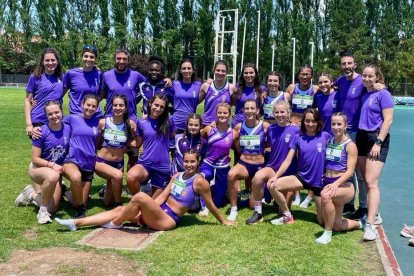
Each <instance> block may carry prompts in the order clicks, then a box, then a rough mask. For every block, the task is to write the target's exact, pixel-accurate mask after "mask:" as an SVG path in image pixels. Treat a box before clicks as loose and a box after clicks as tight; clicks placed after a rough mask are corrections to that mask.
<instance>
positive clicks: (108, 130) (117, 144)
mask: <svg viewBox="0 0 414 276" xmlns="http://www.w3.org/2000/svg"><path fill="white" fill-rule="evenodd" d="M127 140H128V135H127V131H126V126H125V123H121V124H119V125H118V124H115V123H114V122H112V117H106V118H105V128H104V130H103V133H102V147H105V148H116V149H122V148H123V147H125V146H126V144H127Z"/></svg>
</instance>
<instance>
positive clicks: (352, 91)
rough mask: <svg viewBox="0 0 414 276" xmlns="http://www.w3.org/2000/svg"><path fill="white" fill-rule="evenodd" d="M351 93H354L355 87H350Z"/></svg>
mask: <svg viewBox="0 0 414 276" xmlns="http://www.w3.org/2000/svg"><path fill="white" fill-rule="evenodd" d="M351 94H352V95H354V94H355V87H352V90H351Z"/></svg>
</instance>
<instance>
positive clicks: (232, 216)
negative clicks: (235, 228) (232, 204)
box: [227, 211, 237, 221]
mask: <svg viewBox="0 0 414 276" xmlns="http://www.w3.org/2000/svg"><path fill="white" fill-rule="evenodd" d="M236 218H237V211H230V214H229V215H228V216H227V220H228V221H236Z"/></svg>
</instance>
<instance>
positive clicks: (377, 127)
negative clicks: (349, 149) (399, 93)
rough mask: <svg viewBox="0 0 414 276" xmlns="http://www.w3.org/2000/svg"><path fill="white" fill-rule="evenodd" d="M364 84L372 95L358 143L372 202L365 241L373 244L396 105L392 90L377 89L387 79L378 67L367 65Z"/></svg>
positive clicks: (367, 101)
mask: <svg viewBox="0 0 414 276" xmlns="http://www.w3.org/2000/svg"><path fill="white" fill-rule="evenodd" d="M362 82H363V83H364V86H365V88H366V89H367V92H368V93H366V94H365V95H364V96H362V99H361V116H360V119H359V129H358V132H357V135H356V144H357V147H358V167H359V168H360V170H361V174H362V175H363V177H364V179H365V185H366V190H367V200H368V218H367V224H366V226H365V230H364V237H363V239H364V240H365V241H372V240H375V239H376V238H377V229H376V227H375V225H374V218H375V216H376V214H377V213H378V205H379V201H380V192H379V189H378V178H379V176H380V174H381V171H382V169H383V167H384V163H385V161H386V159H387V155H388V149H389V144H390V134H389V130H390V126H391V122H392V119H393V111H394V102H393V99H392V96H391V94H390V92H389V91H388V90H385V89H381V90H376V89H375V88H374V84H375V83H382V84H383V83H384V76H383V75H382V72H381V70H380V68H379V67H378V66H377V65H374V64H368V65H365V66H364V69H363V71H362Z"/></svg>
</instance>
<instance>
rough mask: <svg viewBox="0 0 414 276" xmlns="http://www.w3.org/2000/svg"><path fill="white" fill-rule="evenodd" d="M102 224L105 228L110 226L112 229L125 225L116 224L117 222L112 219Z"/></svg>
mask: <svg viewBox="0 0 414 276" xmlns="http://www.w3.org/2000/svg"><path fill="white" fill-rule="evenodd" d="M101 226H102V227H103V228H110V229H120V228H122V227H123V225H122V224H121V225H116V224H113V223H112V221H110V222H107V223H104V224H101Z"/></svg>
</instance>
